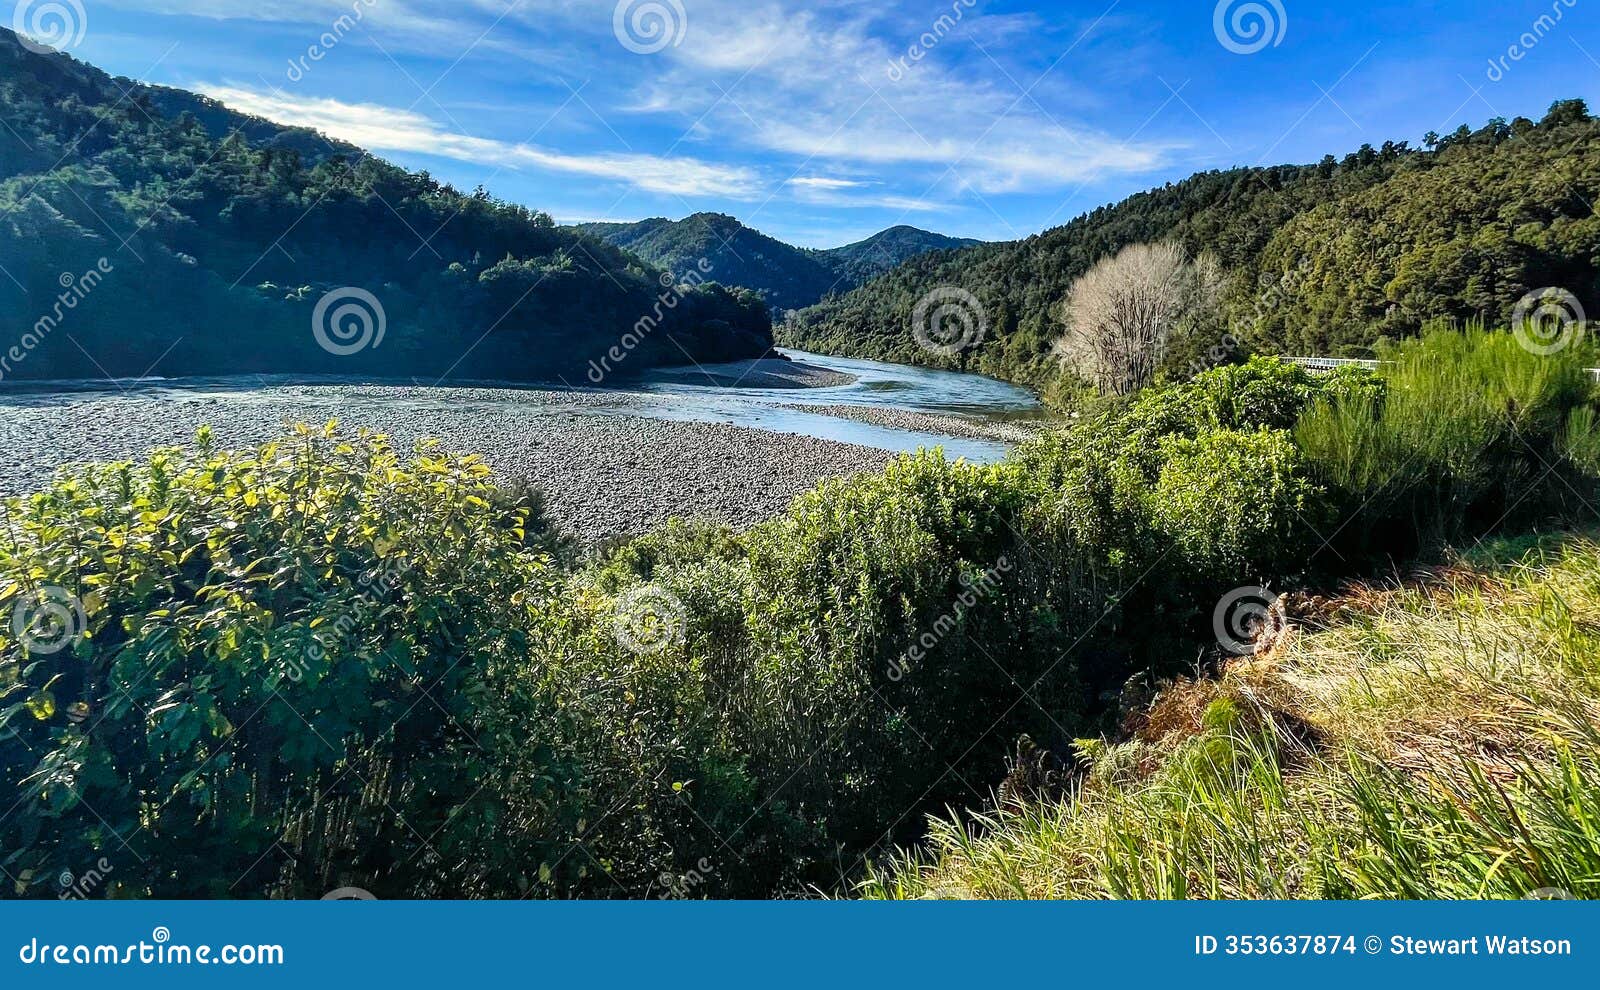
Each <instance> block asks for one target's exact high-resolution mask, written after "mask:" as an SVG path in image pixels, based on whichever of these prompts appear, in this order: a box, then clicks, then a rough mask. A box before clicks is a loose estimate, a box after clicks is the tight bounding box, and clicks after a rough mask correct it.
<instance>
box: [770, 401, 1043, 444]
mask: <svg viewBox="0 0 1600 990" xmlns="http://www.w3.org/2000/svg"><path fill="white" fill-rule="evenodd" d="M783 407H784V408H785V409H795V410H798V411H801V412H810V413H821V414H823V415H825V416H837V417H839V418H840V419H850V420H855V421H856V422H858V423H871V424H872V425H873V426H885V427H888V428H889V429H892V430H911V431H913V432H917V433H941V434H944V435H946V436H952V437H965V438H967V439H969V440H994V441H999V442H1001V443H1023V442H1025V441H1027V440H1031V439H1033V438H1034V437H1036V436H1038V435H1039V434H1041V433H1043V432H1044V431H1045V430H1047V429H1049V427H1050V423H1049V421H1047V420H1044V419H1037V420H1034V419H1018V420H984V419H973V418H970V417H967V416H957V415H954V414H943V413H928V412H917V411H914V410H910V409H895V408H892V407H889V406H846V405H826V406H819V405H806V404H803V403H798V402H795V403H785V404H784V406H783Z"/></svg>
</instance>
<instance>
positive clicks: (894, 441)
mask: <svg viewBox="0 0 1600 990" xmlns="http://www.w3.org/2000/svg"><path fill="white" fill-rule="evenodd" d="M784 353H785V354H787V355H788V356H790V357H792V358H793V359H794V360H796V361H799V362H803V363H805V364H809V365H814V366H817V367H821V368H826V369H828V370H830V371H836V372H841V373H843V374H846V375H850V376H852V377H853V378H854V379H855V380H854V381H853V382H852V383H851V384H848V385H836V386H829V387H823V388H792V389H773V388H737V387H736V388H726V387H716V386H710V385H688V384H682V383H679V382H668V381H654V382H652V381H649V380H646V381H643V382H631V383H626V384H621V385H618V386H616V387H608V388H580V389H571V390H567V391H566V392H552V391H550V390H549V388H548V386H541V385H537V384H508V383H499V382H495V383H472V384H470V385H469V384H467V383H450V384H440V385H432V384H429V383H426V382H409V381H407V382H400V381H384V380H374V379H358V378H340V377H331V376H315V377H303V376H285V375H264V376H263V375H255V376H233V377H216V378H192V379H161V378H152V379H140V380H116V381H113V380H101V381H72V382H18V383H6V385H5V387H4V388H0V408H3V407H6V406H10V407H12V409H13V411H14V413H17V414H21V413H22V412H23V410H24V409H25V408H26V407H34V408H36V409H42V408H44V407H52V406H53V407H58V408H59V407H75V406H83V407H84V408H85V411H87V409H88V404H90V403H92V402H93V401H94V399H95V397H96V396H105V397H108V398H117V399H124V400H126V399H142V400H147V401H150V402H153V403H154V407H153V408H154V409H159V408H161V405H160V404H161V401H162V400H163V399H171V400H177V401H178V402H180V403H187V404H192V403H195V402H215V403H217V404H218V405H217V412H218V414H220V415H223V416H226V415H227V414H226V413H225V412H223V410H225V409H226V408H228V407H254V406H267V405H276V404H279V403H282V402H283V401H285V396H286V395H292V396H293V398H294V401H295V402H296V403H298V404H299V405H300V406H302V407H305V412H304V413H303V415H306V416H310V415H314V410H315V409H316V407H317V406H318V405H319V404H327V405H328V406H329V407H330V409H331V410H332V411H331V412H330V415H332V414H335V413H336V412H337V410H336V409H332V407H334V406H336V405H337V404H338V403H339V402H341V401H343V398H342V396H341V395H339V394H338V393H333V392H325V389H324V387H326V386H361V387H362V394H363V399H364V400H365V401H367V402H369V403H374V404H377V405H379V406H383V407H388V408H391V409H393V410H394V412H395V414H396V415H397V416H412V415H417V414H423V415H426V414H428V413H430V411H431V412H432V413H436V414H441V415H450V414H455V415H462V414H467V415H471V414H472V413H473V412H474V411H475V412H477V413H480V414H484V415H493V414H496V413H499V412H512V411H514V412H516V413H520V414H525V415H537V414H538V413H539V412H541V411H549V412H552V413H555V412H572V413H580V414H582V415H585V416H600V417H607V416H635V417H639V416H642V417H645V418H649V419H658V420H666V421H675V422H700V423H727V424H731V425H734V426H741V427H747V428H750V429H756V430H766V431H769V432H773V433H788V434H794V435H798V436H809V437H818V438H821V439H825V440H833V441H837V442H840V443H851V444H858V445H860V446H863V447H871V448H874V449H878V450H890V451H906V452H909V451H914V450H917V449H918V448H933V447H942V448H944V452H945V455H946V456H947V457H950V458H958V457H960V458H965V459H967V460H969V461H974V462H979V463H987V462H991V461H995V460H998V459H999V458H1001V457H1003V456H1004V455H1005V453H1006V451H1007V450H1008V449H1009V446H1010V445H1009V444H1007V443H1004V442H1000V441H996V440H976V439H972V438H970V437H967V436H955V435H950V434H947V433H942V432H938V431H937V430H933V431H927V430H921V429H906V428H894V427H892V426H889V425H880V424H877V423H869V422H861V421H858V420H854V419H847V418H843V417H840V416H836V415H828V414H825V413H821V412H809V411H806V410H805V409H804V408H795V407H805V406H864V407H871V408H875V409H879V410H887V411H891V412H892V411H902V412H909V413H921V414H930V415H934V416H945V417H956V418H959V419H962V420H967V421H972V422H976V423H980V424H994V423H1008V422H1015V421H1019V420H1032V419H1040V418H1043V417H1044V416H1045V412H1044V410H1043V408H1042V407H1041V406H1040V404H1039V402H1038V400H1037V399H1035V398H1034V396H1033V395H1032V393H1030V392H1028V391H1027V390H1026V389H1023V388H1019V387H1017V386H1015V385H1010V384H1007V383H1005V382H1001V381H996V380H995V379H992V378H985V377H983V376H981V375H969V374H960V373H956V372H949V371H935V370H931V369H927V368H917V367H912V366H910V365H901V364H885V363H882V362H878V361H863V360H856V359H852V358H839V357H830V356H828V355H822V354H810V353H806V352H804V351H792V350H791V351H785V352H784ZM482 385H491V386H493V387H492V388H489V389H484V388H481V387H475V386H482ZM563 396H567V397H570V401H568V400H567V399H564V398H563ZM579 400H581V402H580V401H579ZM157 415H159V413H157ZM108 425H109V424H108ZM371 425H380V426H387V424H381V423H374V424H371ZM918 425H923V426H925V425H927V424H925V423H919V424H918ZM113 429H114V428H113ZM62 439H63V440H67V439H68V438H66V437H63V438H62ZM94 454H95V450H94V449H93V445H86V449H84V450H83V451H82V452H81V456H91V457H92V456H93V455H94Z"/></svg>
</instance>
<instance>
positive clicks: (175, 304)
mask: <svg viewBox="0 0 1600 990" xmlns="http://www.w3.org/2000/svg"><path fill="white" fill-rule="evenodd" d="M0 101H3V102H4V105H5V107H6V127H5V129H3V130H0V259H3V260H0V264H3V266H4V269H5V274H4V277H0V313H3V314H4V319H5V323H6V324H7V325H8V326H11V327H12V328H14V331H15V334H16V336H13V337H12V338H11V339H8V340H6V341H4V347H0V355H3V356H4V357H5V358H6V361H5V364H4V366H3V367H0V376H3V378H5V379H16V378H33V379H38V378H78V377H96V378H98V377H102V376H132V375H144V374H151V373H156V374H163V375H182V374H218V373H240V372H335V373H360V374H395V375H414V376H420V377H425V378H428V379H430V380H436V379H440V378H444V377H457V378H471V377H493V378H515V379H546V378H555V377H558V376H562V377H570V376H583V375H585V374H586V373H587V371H588V370H589V369H590V368H591V367H593V366H592V365H591V362H600V363H602V364H604V365H605V366H606V368H607V374H632V373H635V372H637V371H639V370H642V369H644V368H646V367H649V366H651V365H658V364H684V363H687V362H688V361H689V360H690V359H691V358H692V359H695V360H726V359H730V358H735V357H745V356H754V355H759V354H761V353H764V352H765V351H766V350H767V348H768V347H769V346H770V343H771V322H770V319H769V317H768V316H767V312H766V307H765V305H764V304H763V303H762V302H761V300H760V299H759V298H758V297H757V296H756V295H755V294H754V293H750V292H747V291H742V290H730V289H726V288H723V287H720V286H718V285H716V284H715V283H714V282H713V281H711V279H710V278H709V277H705V276H702V275H701V274H700V273H695V272H689V273H686V272H682V271H674V272H671V273H668V272H666V271H662V270H660V269H658V268H656V267H654V266H652V265H649V264H646V263H643V262H641V261H640V260H639V259H637V258H636V257H633V256H631V255H629V254H627V253H625V252H623V251H621V250H619V249H617V248H615V247H613V246H612V245H610V244H607V243H605V242H603V241H600V240H598V239H596V238H591V237H587V236H585V235H583V234H581V233H579V232H576V231H574V230H571V229H568V228H560V227H557V226H555V224H554V223H553V222H552V221H551V219H550V217H549V216H548V215H546V214H544V213H541V212H538V211H535V210H530V209H527V208H526V207H523V206H518V205H514V204H510V203H504V202H501V201H498V200H496V199H494V198H493V197H491V196H490V195H489V194H488V193H486V192H485V191H483V190H482V189H479V190H476V191H474V192H472V193H470V194H464V193H462V192H459V191H457V190H455V189H453V188H451V187H450V186H449V185H446V184H442V183H440V182H437V181H435V180H434V179H433V178H431V177H430V176H429V175H427V174H426V173H420V174H419V173H412V172H408V171H406V170H404V169H400V168H397V167H395V166H393V165H390V164H388V163H385V162H383V161H380V160H378V159H375V158H373V157H371V156H370V155H366V154H364V153H362V152H361V151H360V150H358V149H356V148H353V147H351V146H349V145H344V144H339V143H336V142H331V141H328V140H326V139H324V138H323V137H321V136H320V135H317V134H315V133H314V132H311V131H307V130H304V129H296V128H284V127H279V126H278V125H276V124H272V123H270V122H268V121H265V120H260V119H258V118H252V117H247V116H244V115H241V114H236V113H233V112H232V111H229V110H227V109H226V108H225V107H222V106H221V105H220V104H217V103H215V102H214V101H211V100H208V99H206V98H204V97H200V96H196V95H194V94H189V93H183V92H181V91H178V90H172V89H166V88H161V87H149V86H143V85H140V84H138V83H135V82H133V81H131V80H127V79H114V78H112V77H110V76H108V75H106V74H105V73H102V72H100V71H98V70H96V69H94V68H92V67H90V66H87V65H84V64H82V63H80V62H77V61H75V60H73V59H71V58H68V57H67V56H64V55H58V54H38V53H35V52H33V51H30V50H29V49H27V48H25V47H23V46H22V45H21V44H19V43H18V41H17V38H16V35H14V34H13V33H11V32H8V31H0ZM685 283H688V284H685ZM352 290H359V292H355V291H352ZM330 293H332V295H330ZM314 330H319V331H321V333H320V336H321V338H322V340H321V342H319V334H318V333H315V332H314ZM329 342H331V343H332V346H331V347H330V346H327V344H328V343H329ZM13 345H15V346H13ZM8 349H9V350H8ZM618 354H620V355H621V358H620V359H619V358H618V357H617V355H618ZM608 355H609V360H608Z"/></svg>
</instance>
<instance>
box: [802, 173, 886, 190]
mask: <svg viewBox="0 0 1600 990" xmlns="http://www.w3.org/2000/svg"><path fill="white" fill-rule="evenodd" d="M788 184H789V185H791V186H799V187H800V188H802V189H860V188H861V187H862V186H865V185H867V183H865V182H859V181H857V180H855V179H831V178H828V177H827V176H821V175H802V176H796V177H795V178H793V179H790V180H789V183H788Z"/></svg>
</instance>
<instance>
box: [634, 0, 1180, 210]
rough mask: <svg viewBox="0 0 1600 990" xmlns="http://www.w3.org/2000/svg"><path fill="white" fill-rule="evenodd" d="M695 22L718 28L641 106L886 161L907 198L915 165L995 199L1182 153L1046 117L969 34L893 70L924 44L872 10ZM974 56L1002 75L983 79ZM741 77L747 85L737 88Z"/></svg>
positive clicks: (708, 2)
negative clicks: (701, 109)
mask: <svg viewBox="0 0 1600 990" xmlns="http://www.w3.org/2000/svg"><path fill="white" fill-rule="evenodd" d="M697 15H698V19H697ZM690 18H691V21H690V22H691V25H694V24H703V23H711V24H714V25H715V27H714V29H712V28H707V29H705V30H702V31H695V30H693V29H691V30H690V31H689V32H688V35H687V37H686V39H685V41H684V43H683V45H682V46H681V47H678V48H674V49H669V50H668V51H666V52H664V53H663V55H664V56H665V58H666V59H667V64H668V65H669V66H670V68H669V69H668V70H667V71H666V72H665V73H664V74H662V75H660V76H658V77H654V78H648V79H646V80H643V81H641V83H640V84H639V87H638V89H639V92H638V94H637V95H636V99H635V103H634V106H635V107H639V108H643V107H648V108H650V109H656V110H659V109H660V108H662V107H663V106H665V105H668V104H670V102H671V101H670V100H668V99H666V98H665V97H664V95H663V94H669V93H676V94H678V97H677V105H678V106H679V107H680V108H687V107H688V106H691V105H692V103H693V101H694V99H695V97H696V94H703V95H704V97H705V98H706V102H707V103H708V104H709V105H710V106H711V114H710V116H711V118H712V119H715V120H718V121H719V122H720V124H721V125H722V126H721V128H720V129H721V130H722V132H723V133H724V134H726V135H728V137H729V139H730V140H732V141H737V142H740V143H742V144H751V145H755V146H757V147H760V148H762V149H764V150H766V151H769V152H779V153H783V154H787V155H792V156H799V157H801V158H802V159H803V160H805V161H808V162H820V163H835V164H848V165H857V166H861V165H865V166H879V167H880V168H879V171H880V173H882V175H883V177H885V178H889V177H891V176H892V177H893V178H895V179H896V180H898V183H897V184H899V185H901V187H902V188H903V189H907V190H909V189H911V188H912V187H913V186H915V185H916V183H917V176H916V174H915V173H912V172H907V171H905V167H907V166H920V167H921V169H922V172H921V174H922V182H923V183H924V188H927V186H928V184H930V183H931V184H940V183H939V181H938V180H939V178H940V177H941V176H943V177H946V178H952V177H953V178H954V180H955V182H954V187H955V188H965V189H967V190H970V191H976V192H977V193H979V194H982V195H988V194H992V193H1007V192H1017V191H1030V190H1034V191H1036V190H1039V189H1054V188H1060V187H1064V186H1070V185H1077V184H1079V183H1082V182H1086V181H1095V180H1099V179H1104V178H1108V177H1112V176H1117V175H1127V174H1141V173H1146V172H1150V171H1153V170H1155V169H1157V168H1158V167H1160V166H1161V165H1163V164H1164V163H1165V161H1166V159H1167V158H1168V157H1169V152H1170V151H1171V150H1173V146H1172V145H1171V144H1163V143H1161V142H1157V141H1138V140H1122V139H1118V138H1116V137H1113V136H1111V135H1108V134H1105V133H1104V132H1102V131H1100V130H1097V129H1095V128H1093V127H1090V126H1087V125H1085V124H1083V123H1081V122H1078V121H1075V120H1073V119H1072V117H1071V115H1070V113H1067V112H1065V110H1063V109H1061V108H1056V109H1055V110H1051V111H1047V110H1045V109H1044V106H1043V103H1044V101H1043V100H1041V99H1040V98H1039V96H1040V94H1037V93H1034V92H1032V91H1030V90H1029V88H1028V85H1027V84H1025V83H1024V82H1022V81H1019V80H1018V79H1016V78H1015V77H1013V76H1011V75H1010V74H1009V73H1006V72H1004V71H1002V70H1000V69H999V67H998V66H997V65H992V64H991V58H990V56H989V55H988V54H987V52H986V50H985V51H980V50H979V49H978V48H977V47H976V46H975V44H974V42H972V41H970V40H966V38H965V37H963V36H959V35H952V36H951V37H949V38H948V39H946V40H945V41H944V42H943V45H944V46H945V47H944V48H943V49H938V48H936V49H934V50H933V52H932V53H931V54H929V55H927V56H926V57H922V58H919V59H917V60H915V61H914V62H913V61H906V62H905V63H904V64H903V65H902V67H901V68H900V69H899V70H897V71H895V72H891V71H890V68H891V64H892V61H893V60H895V59H898V58H900V57H901V56H904V55H905V53H906V51H907V47H908V46H909V45H911V44H913V43H918V42H919V38H922V37H923V36H922V35H920V34H919V33H918V31H919V30H920V29H916V30H913V29H908V28H907V27H906V21H905V19H904V18H899V19H897V20H895V21H894V22H893V23H887V24H886V23H884V21H883V20H882V19H881V17H878V16H877V15H876V14H875V13H874V12H873V10H872V8H869V9H868V11H867V12H864V13H854V12H850V11H845V10H840V9H838V8H826V7H824V8H816V7H811V8H810V9H807V8H806V7H803V6H800V5H796V4H789V3H785V2H779V0H764V2H763V0H756V2H751V0H701V2H700V3H697V4H696V5H695V6H694V7H693V8H692V9H691V13H690ZM1022 26H1024V21H1022V20H1020V19H1018V18H1005V17H1000V16H992V17H991V16H984V15H981V14H978V13H970V14H967V15H966V18H965V21H964V23H963V24H962V25H961V31H962V32H970V33H972V34H975V35H983V36H985V37H988V38H990V40H991V41H992V40H993V39H994V37H995V36H997V35H998V36H1000V37H1005V36H1008V35H1010V34H1014V33H1015V32H1016V31H1017V30H1020V29H1021V27H1022ZM924 27H926V25H924ZM896 32H898V33H896ZM901 35H904V36H903V37H902V36H901ZM922 43H924V44H925V39H924V41H923V42H922ZM963 60H965V61H963ZM974 61H976V62H977V63H978V64H981V65H983V66H987V67H988V68H989V71H985V72H983V73H981V74H979V73H974V72H973V71H972V70H971V65H972V64H973V62H974ZM730 78H736V79H738V80H740V81H739V83H738V85H737V86H733V87H732V88H728V83H727V82H725V80H728V79H730ZM687 112H690V113H693V112H694V111H693V110H692V109H688V110H687ZM897 167H898V168H897ZM924 188H916V190H915V191H916V192H918V193H922V192H923V191H924Z"/></svg>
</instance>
